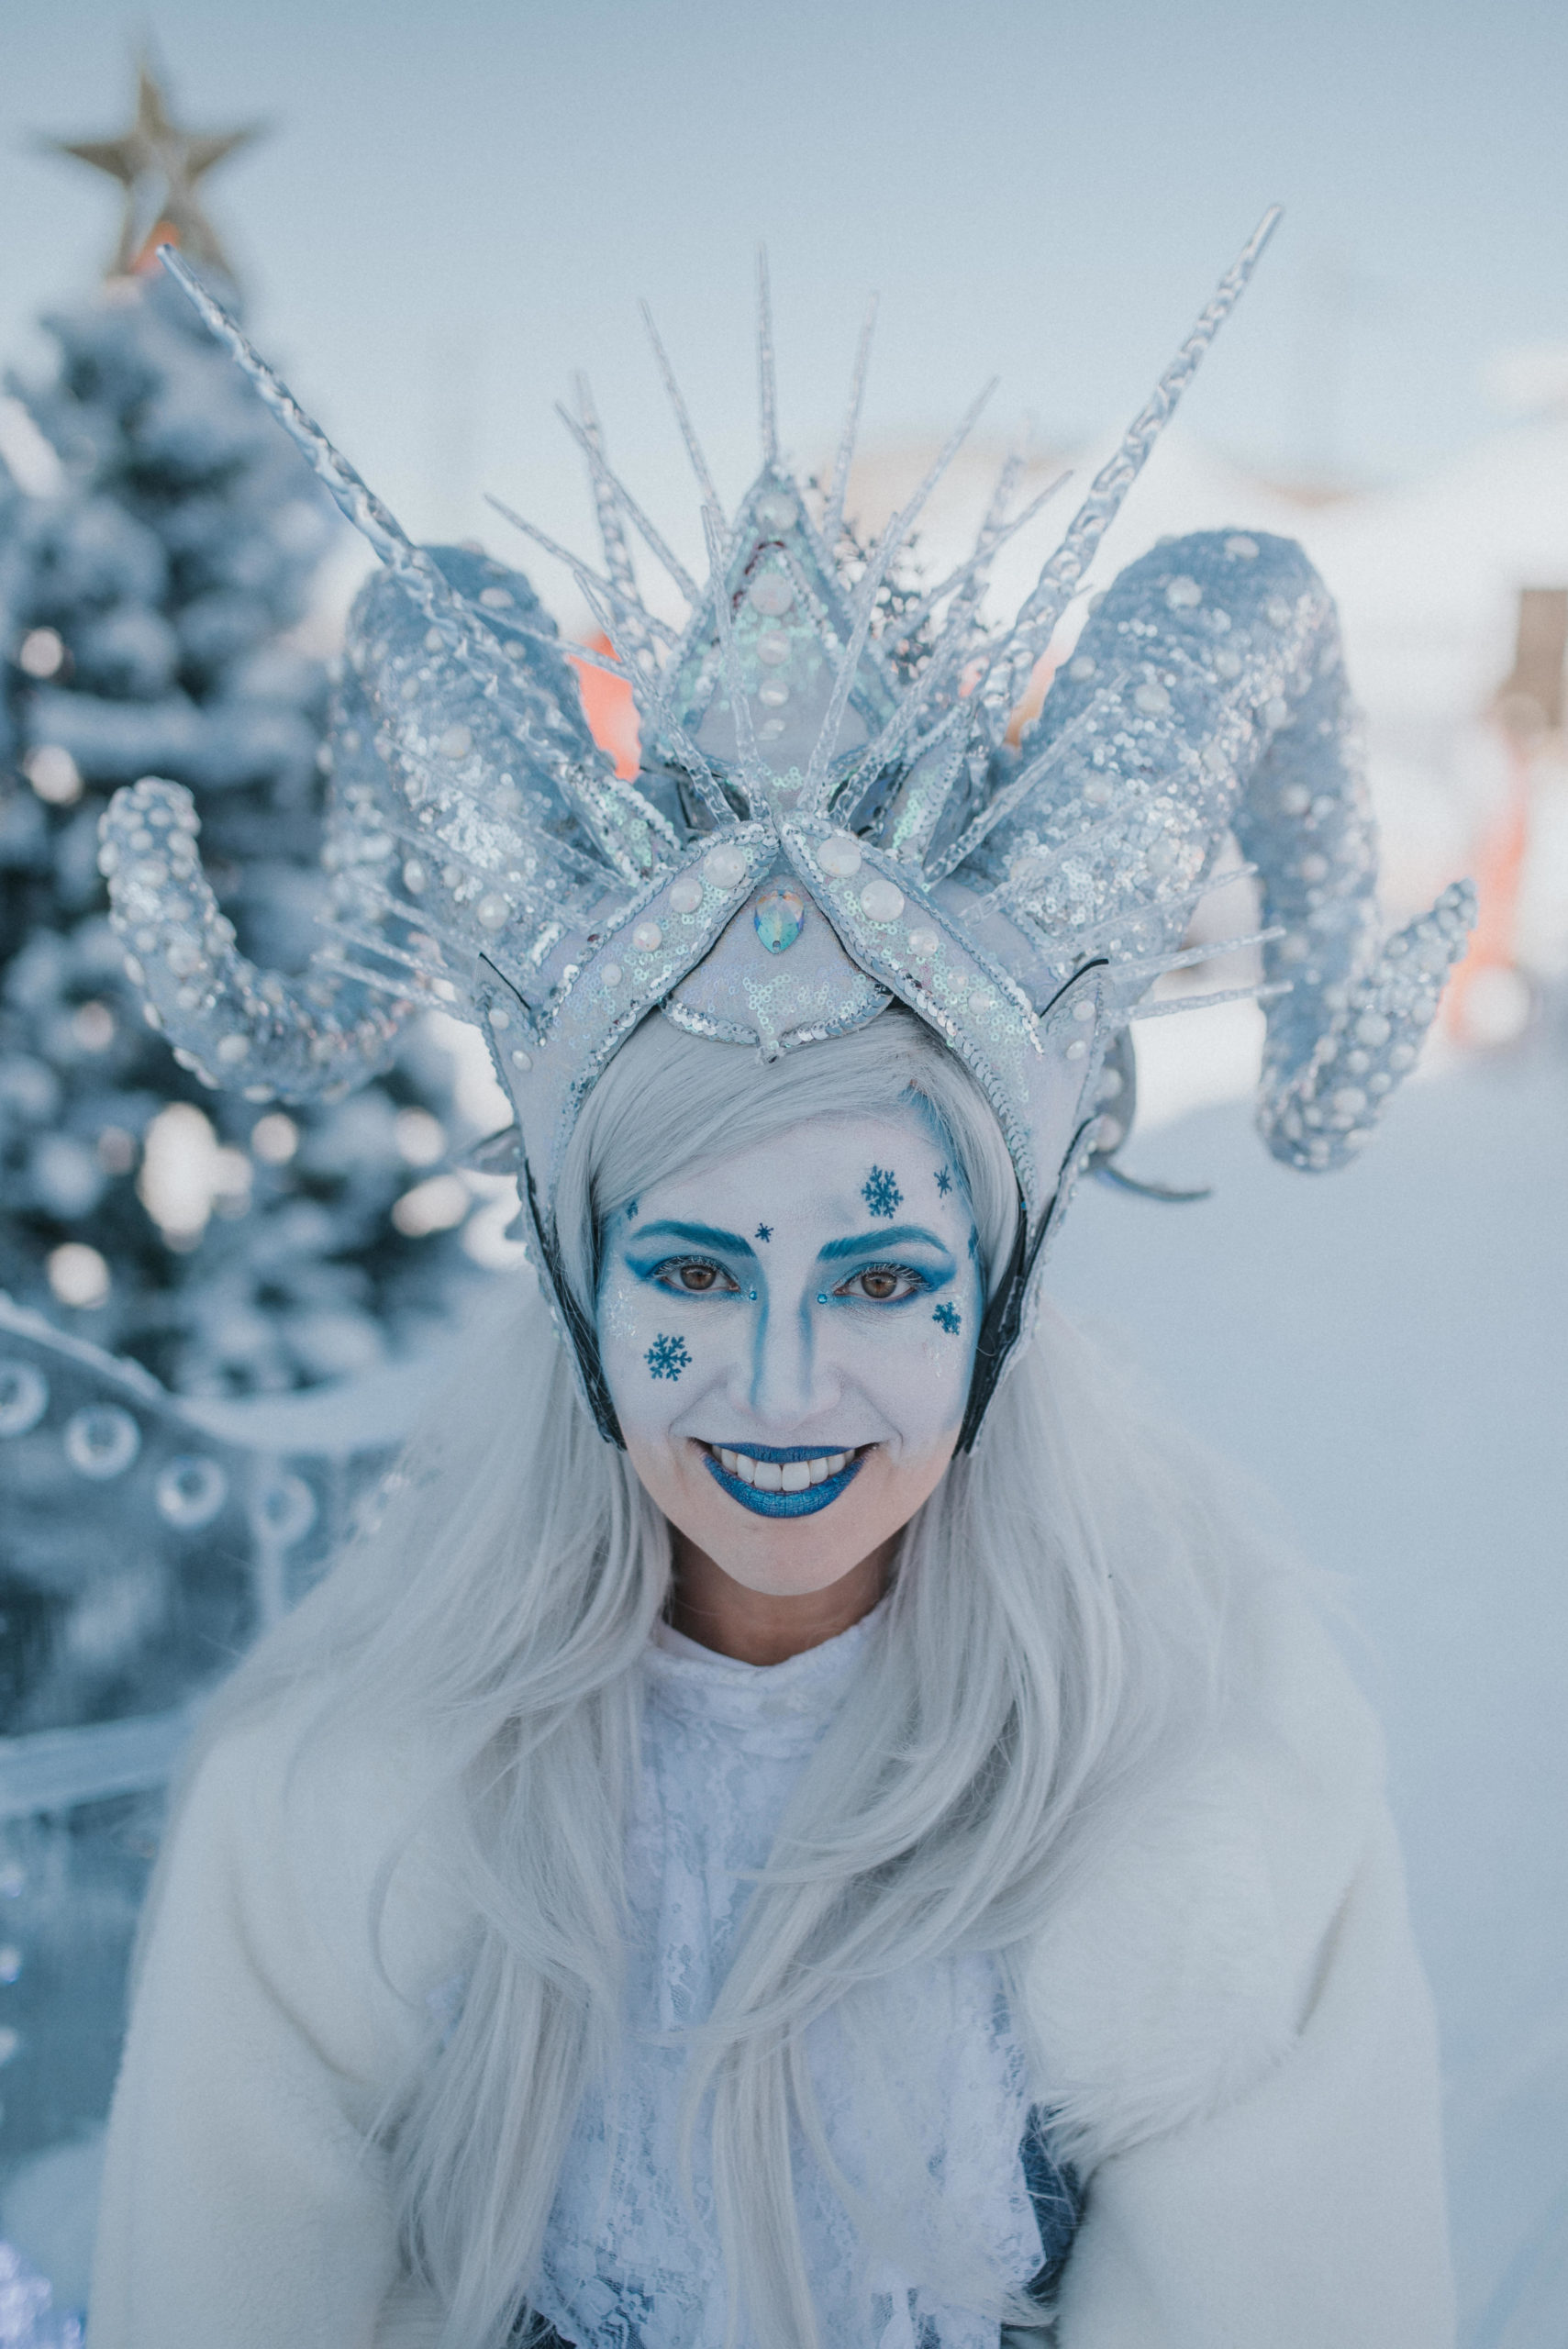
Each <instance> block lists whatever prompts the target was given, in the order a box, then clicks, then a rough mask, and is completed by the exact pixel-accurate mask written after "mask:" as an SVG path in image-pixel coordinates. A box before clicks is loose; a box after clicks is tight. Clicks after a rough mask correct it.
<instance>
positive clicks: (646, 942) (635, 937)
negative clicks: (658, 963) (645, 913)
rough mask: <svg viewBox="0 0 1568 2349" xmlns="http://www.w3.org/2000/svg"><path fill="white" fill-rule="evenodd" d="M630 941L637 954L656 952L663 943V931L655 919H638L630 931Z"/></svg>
mask: <svg viewBox="0 0 1568 2349" xmlns="http://www.w3.org/2000/svg"><path fill="white" fill-rule="evenodd" d="M631 942H632V944H633V945H634V946H635V947H636V949H637V951H638V952H639V954H657V953H658V952H659V949H660V948H661V947H662V945H663V943H664V933H663V931H662V930H661V929H660V927H659V925H658V923H657V922H656V921H639V923H638V925H637V928H636V929H635V930H633V931H632V933H631Z"/></svg>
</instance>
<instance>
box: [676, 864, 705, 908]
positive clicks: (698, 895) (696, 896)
mask: <svg viewBox="0 0 1568 2349" xmlns="http://www.w3.org/2000/svg"><path fill="white" fill-rule="evenodd" d="M701 903H702V883H701V882H700V881H699V880H698V879H697V877H696V875H695V873H683V874H682V875H681V877H680V879H679V880H678V881H677V882H675V883H674V884H673V886H672V888H671V891H670V911H671V912H672V913H673V914H695V911H696V909H697V907H699V906H700V905H701Z"/></svg>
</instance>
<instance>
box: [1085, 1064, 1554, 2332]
mask: <svg viewBox="0 0 1568 2349" xmlns="http://www.w3.org/2000/svg"><path fill="white" fill-rule="evenodd" d="M1189 1024H1190V1025H1191V1027H1192V1028H1193V1029H1195V1028H1196V1027H1197V1025H1198V1022H1197V1021H1196V1020H1195V1021H1193V1022H1191V1023H1188V1022H1186V1021H1171V1022H1167V1023H1162V1025H1166V1026H1169V1027H1171V1028H1176V1027H1183V1028H1185V1027H1188V1026H1189ZM1128 1166H1129V1172H1135V1173H1141V1174H1144V1175H1149V1176H1151V1177H1156V1178H1161V1179H1168V1180H1170V1181H1173V1182H1176V1183H1181V1184H1192V1183H1199V1182H1207V1183H1212V1184H1213V1185H1214V1186H1215V1196H1214V1197H1213V1198H1212V1199H1211V1200H1209V1201H1207V1202H1206V1203H1204V1204H1202V1205H1199V1206H1194V1207H1184V1208H1174V1207H1158V1206H1154V1205H1151V1204H1149V1203H1146V1202H1144V1201H1142V1200H1140V1199H1136V1198H1130V1197H1125V1196H1123V1195H1120V1194H1117V1193H1113V1192H1110V1191H1108V1190H1105V1189H1101V1188H1099V1187H1098V1186H1088V1188H1087V1190H1086V1192H1085V1193H1083V1194H1081V1195H1080V1197H1079V1198H1078V1200H1077V1202H1076V1204H1075V1205H1074V1207H1073V1214H1072V1216H1071V1217H1070V1219H1068V1222H1067V1225H1066V1227H1065V1230H1064V1231H1063V1235H1062V1242H1061V1246H1060V1250H1059V1252H1058V1255H1057V1257H1056V1258H1055V1260H1054V1263H1053V1266H1052V1273H1053V1279H1052V1284H1051V1285H1052V1286H1053V1289H1054V1292H1055V1295H1056V1297H1057V1298H1058V1300H1059V1302H1061V1303H1062V1305H1064V1306H1065V1307H1066V1308H1068V1309H1069V1310H1070V1311H1072V1312H1073V1314H1074V1315H1075V1317H1076V1318H1078V1319H1082V1320H1085V1321H1088V1322H1091V1323H1094V1324H1097V1325H1098V1326H1099V1327H1100V1328H1102V1329H1103V1330H1106V1331H1107V1332H1108V1333H1109V1334H1111V1335H1112V1336H1113V1338H1114V1339H1115V1340H1116V1341H1118V1342H1119V1343H1120V1344H1121V1345H1122V1346H1123V1347H1124V1348H1128V1349H1130V1350H1131V1351H1132V1352H1134V1353H1136V1354H1137V1355H1138V1356H1139V1357H1140V1359H1141V1361H1142V1362H1143V1363H1144V1364H1146V1365H1147V1366H1148V1367H1149V1368H1150V1369H1151V1371H1152V1372H1153V1373H1154V1375H1156V1376H1157V1378H1158V1380H1159V1381H1160V1383H1161V1384H1162V1386H1163V1387H1164V1389H1165V1390H1166V1392H1167V1394H1168V1395H1169V1396H1170V1397H1171V1398H1172V1400H1173V1403H1174V1405H1175V1406H1176V1408H1177V1409H1178V1411H1179V1413H1180V1415H1181V1417H1182V1418H1183V1419H1184V1420H1185V1421H1186V1423H1187V1424H1188V1425H1189V1426H1191V1427H1192V1428H1194V1429H1195V1431H1197V1432H1198V1433H1199V1434H1201V1435H1202V1436H1204V1437H1205V1438H1206V1439H1207V1440H1208V1441H1210V1442H1212V1443H1213V1444H1214V1445H1215V1446H1216V1447H1217V1448H1218V1449H1220V1450H1222V1451H1224V1452H1225V1453H1227V1454H1228V1455H1229V1456H1230V1457H1231V1458H1233V1459H1234V1460H1236V1461H1237V1462H1239V1463H1240V1464H1242V1465H1243V1466H1245V1467H1246V1468H1248V1469H1250V1470H1251V1471H1252V1472H1254V1474H1255V1475H1258V1476H1259V1477H1260V1478H1262V1480H1263V1482H1264V1483H1266V1484H1267V1486H1269V1487H1270V1488H1271V1490H1272V1491H1273V1494H1274V1495H1275V1496H1276V1497H1277V1499H1278V1501H1279V1502H1280V1504H1281V1505H1282V1506H1283V1508H1284V1512H1285V1515H1286V1518H1287V1520H1288V1522H1289V1525H1290V1528H1291V1530H1292V1531H1293V1533H1294V1535H1295V1537H1296V1541H1297V1543H1298V1545H1299V1546H1300V1547H1301V1548H1302V1549H1303V1550H1304V1551H1305V1552H1306V1553H1307V1555H1308V1556H1309V1557H1310V1558H1311V1559H1313V1560H1314V1561H1315V1562H1316V1563H1317V1564H1320V1565H1322V1566H1325V1567H1327V1568H1329V1569H1330V1570H1332V1571H1333V1572H1335V1573H1337V1574H1338V1575H1341V1576H1342V1577H1343V1581H1344V1587H1345V1592H1346V1597H1347V1598H1348V1601H1349V1605H1350V1608H1351V1613H1352V1616H1353V1618H1354V1620H1355V1621H1356V1623H1357V1624H1358V1625H1359V1626H1360V1631H1361V1635H1362V1636H1361V1640H1360V1642H1359V1644H1358V1646H1357V1647H1356V1649H1355V1650H1354V1651H1353V1653H1352V1659H1351V1660H1352V1662H1353V1663H1354V1664H1356V1666H1357V1668H1358V1669H1359V1670H1360V1671H1361V1673H1362V1676H1363V1678H1364V1680H1365V1682H1366V1684H1367V1686H1368V1687H1369V1688H1370V1689H1371V1690H1372V1691H1373V1694H1374V1696H1375V1698H1376V1700H1377V1702H1378V1705H1379V1707H1380V1709H1381V1711H1382V1714H1383V1718H1384V1721H1385V1726H1386V1730H1387V1735H1388V1743H1389V1756H1390V1771H1391V1778H1392V1785H1393V1792H1394V1799H1395V1805H1396V1810H1397V1813H1398V1817H1399V1820H1400V1824H1401V1828H1402V1831H1403V1834H1404V1839H1405V1848H1406V1854H1407V1865H1408V1869H1409V1875H1410V1885H1411V1898H1412V1903H1413V1907H1414V1911H1415V1917H1416V1923H1417V1929H1418V1933H1419V1936H1420V1941H1421V1945H1422V1948H1423V1950H1424V1952H1425V1955H1426V1959H1427V1963H1428V1965H1429V1971H1430V1974H1431V1976H1432V1981H1433V1985H1434V1988H1435V1990H1436V1994H1437V1999H1438V2006H1439V2010H1440V2021H1441V2025H1442V2032H1443V2042H1444V2051H1445V2061H1446V2067H1447V2076H1448V2084H1449V2129H1450V2142H1451V2176H1452V2180H1453V2191H1454V2217H1455V2234H1456V2242H1457V2255H1458V2263H1459V2269H1460V2286H1461V2300H1462V2311H1463V2317H1464V2325H1463V2332H1462V2340H1463V2343H1464V2344H1465V2349H1562V2343H1563V2342H1564V2341H1568V1969H1565V1968H1564V1964H1563V1957H1564V1950H1565V1947H1568V1838H1565V1837H1564V1834H1563V1831H1562V1821H1563V1810H1564V1797H1565V1794H1568V1703H1565V1701H1564V1678H1565V1674H1564V1658H1565V1657H1568V1537H1565V1533H1564V1528H1565V1526H1568V1412H1565V1408H1564V1404H1565V1399H1568V1214H1565V1212H1564V1201H1565V1197H1568V1058H1564V1057H1562V1056H1561V1055H1559V1056H1556V1057H1553V1056H1551V1054H1550V1053H1549V1052H1547V1051H1546V1049H1545V1048H1544V1047H1541V1048H1540V1049H1538V1051H1537V1052H1535V1053H1534V1054H1533V1055H1532V1056H1530V1057H1527V1058H1521V1059H1518V1060H1515V1061H1512V1062H1509V1063H1495V1064H1491V1065H1482V1066H1474V1065H1473V1066H1470V1067H1466V1068H1463V1069H1460V1070H1451V1071H1450V1072H1449V1073H1448V1074H1443V1075H1441V1076H1438V1077H1435V1078H1433V1080H1432V1081H1430V1082H1429V1083H1427V1084H1423V1085H1416V1086H1413V1087H1411V1088H1410V1089H1409V1090H1408V1091H1407V1094H1406V1095H1405V1096H1404V1097H1402V1098H1401V1099H1400V1100H1399V1101H1397V1102H1396V1104H1395V1105H1394V1107H1393V1108H1392V1110H1391V1112H1390V1114H1389V1118H1388V1121H1387V1127H1386V1130H1385V1131H1384V1132H1383V1133H1381V1134H1380V1135H1379V1137H1378V1139H1377V1141H1376V1142H1375V1143H1374V1144H1373V1147H1372V1148H1371V1149H1370V1150H1369V1152H1368V1153H1367V1156H1366V1158H1365V1159H1364V1160H1363V1161H1362V1163H1361V1164H1359V1165H1357V1166H1355V1167H1352V1168H1351V1169H1350V1170H1349V1171H1348V1172H1347V1173H1345V1174H1342V1175H1330V1176H1326V1177H1322V1178H1318V1177H1303V1176H1300V1175H1293V1174H1289V1173H1286V1172H1285V1171H1284V1170H1283V1169H1282V1168H1280V1167H1278V1166H1277V1165H1275V1164H1274V1163H1273V1161H1272V1160H1270V1159H1269V1158H1268V1157H1267V1156H1266V1155H1265V1153H1264V1152H1263V1151H1262V1147H1261V1145H1260V1144H1259V1143H1258V1141H1256V1139H1255V1137H1254V1136H1253V1134H1252V1132H1251V1125H1250V1118H1249V1112H1248V1109H1247V1108H1246V1106H1245V1105H1244V1104H1243V1103H1241V1102H1239V1101H1236V1102H1229V1103H1225V1104H1223V1105H1221V1106H1214V1107H1209V1108H1202V1109H1199V1110H1197V1111H1195V1112H1194V1113H1193V1114H1191V1115H1189V1116H1187V1117H1184V1118H1182V1119H1179V1120H1178V1121H1177V1122H1175V1123H1173V1124H1167V1125H1163V1126H1161V1127H1159V1128H1158V1129H1157V1130H1154V1131H1153V1132H1151V1133H1148V1134H1147V1135H1146V1136H1144V1137H1143V1138H1140V1139H1139V1140H1138V1141H1136V1142H1135V1143H1134V1145H1132V1146H1130V1147H1129V1152H1128Z"/></svg>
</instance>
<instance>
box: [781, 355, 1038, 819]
mask: <svg viewBox="0 0 1568 2349" xmlns="http://www.w3.org/2000/svg"><path fill="white" fill-rule="evenodd" d="M997 380H998V379H997V377H996V376H995V375H993V376H992V378H991V381H990V382H989V383H988V384H985V385H984V388H983V390H981V391H980V392H979V394H978V395H976V397H975V398H974V399H973V400H972V401H971V402H970V405H969V406H968V408H967V409H966V410H965V412H964V414H963V415H962V417H960V419H959V421H958V423H957V424H956V425H955V426H954V428H953V429H952V431H951V433H950V434H949V435H948V438H947V440H946V441H945V442H944V443H943V446H942V448H941V451H940V454H939V455H938V457H937V461H936V462H935V463H934V464H933V465H932V467H931V469H930V471H929V473H927V475H926V477H925V479H924V481H923V482H922V483H921V484H920V486H919V487H918V489H917V491H916V492H915V495H914V496H913V497H912V498H910V500H909V502H908V504H907V505H906V506H905V507H901V509H900V510H899V512H898V513H896V514H895V515H894V517H893V518H892V520H891V521H890V522H889V523H888V525H887V528H886V529H884V532H883V534H882V536H881V538H880V539H879V540H877V543H876V545H875V547H874V548H873V552H872V559H871V561H870V562H869V563H868V564H867V566H866V574H865V577H864V578H863V579H862V581H861V584H860V585H859V586H858V587H857V588H856V590H855V601H854V606H853V607H852V608H853V612H854V622H853V626H852V627H851V631H850V639H849V642H848V643H847V644H846V646H845V648H844V652H843V657H842V658H841V660H840V662H839V673H838V675H837V676H836V677H835V679H834V681H833V691H832V694H831V696H829V699H828V707H827V710H826V712H825V714H824V716H823V719H822V725H821V729H820V730H819V732H818V734H817V740H816V743H815V744H814V746H813V749H812V752H811V762H810V764H809V766H808V767H807V769H806V788H805V791H804V793H803V795H802V796H803V799H804V801H805V804H806V806H807V807H810V806H811V805H812V804H813V802H814V800H815V801H817V802H820V801H821V799H822V796H823V786H824V785H825V783H826V781H827V777H828V768H829V766H830V765H831V764H832V760H833V745H834V743H835V742H836V741H837V740H838V739H839V727H840V722H841V720H842V718H843V715H844V711H845V708H846V707H847V705H848V703H849V698H850V696H851V692H852V691H853V690H854V683H855V674H856V672H857V671H858V669H859V668H860V664H861V655H862V652H863V651H865V646H866V638H867V637H868V636H869V635H870V633H871V622H872V615H873V612H874V611H875V609H876V598H877V594H878V591H879V590H880V588H881V586H882V583H883V581H884V578H885V577H886V575H887V567H888V564H889V563H890V562H892V561H893V558H894V556H895V554H896V553H897V551H898V550H899V548H900V547H901V546H902V545H903V544H904V542H905V540H906V539H907V538H908V536H909V533H910V531H911V530H912V529H914V527H915V524H916V522H917V519H918V518H919V516H920V514H921V513H922V512H923V510H924V508H925V505H926V501H927V499H928V498H929V496H930V495H931V493H932V491H933V490H934V489H935V488H936V486H937V484H938V483H939V482H940V480H941V478H942V476H943V474H944V473H946V472H947V469H948V467H949V466H950V465H951V462H952V461H953V459H954V458H955V457H956V456H957V454H958V452H959V451H960V450H961V449H962V446H963V444H964V442H965V441H966V440H968V438H969V436H970V434H971V433H972V432H973V429H974V428H975V426H976V424H978V422H979V421H980V417H981V415H982V413H983V411H984V408H985V406H986V405H987V404H988V402H989V401H990V399H991V397H992V395H993V394H994V393H995V389H996V384H997Z"/></svg>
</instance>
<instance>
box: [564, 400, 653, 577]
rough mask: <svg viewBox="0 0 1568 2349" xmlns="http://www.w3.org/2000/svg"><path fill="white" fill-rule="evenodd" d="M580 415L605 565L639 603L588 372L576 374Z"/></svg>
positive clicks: (633, 571)
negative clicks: (608, 470) (611, 486)
mask: <svg viewBox="0 0 1568 2349" xmlns="http://www.w3.org/2000/svg"><path fill="white" fill-rule="evenodd" d="M574 389H575V391H576V394H577V417H578V426H579V430H580V433H581V438H582V443H583V447H584V450H585V451H586V453H587V458H588V479H589V484H590V486H591V487H592V489H593V492H594V511H595V515H596V516H597V518H598V524H599V543H600V545H601V546H602V547H603V548H604V551H605V569H606V571H607V572H608V573H609V574H610V577H611V578H612V579H613V580H614V581H615V583H616V585H617V587H618V588H619V590H620V592H621V594H622V595H623V596H625V597H626V598H627V601H628V603H633V604H640V603H641V601H642V598H641V596H639V594H638V592H637V572H636V569H635V568H634V566H633V563H632V560H631V549H630V547H629V546H628V543H627V536H626V531H625V529H624V528H623V526H622V521H621V511H620V507H619V505H618V504H617V500H616V496H615V494H614V492H613V491H612V489H611V488H610V485H609V483H608V482H607V480H606V469H605V463H604V453H605V443H604V435H603V433H602V432H601V430H600V429H599V414H598V410H597V409H596V408H595V406H594V395H593V393H592V392H591V391H590V390H589V388H588V378H587V377H586V375H582V374H579V375H578V376H577V377H576V378H575V382H574Z"/></svg>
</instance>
